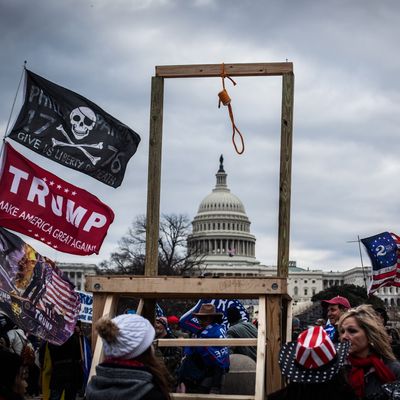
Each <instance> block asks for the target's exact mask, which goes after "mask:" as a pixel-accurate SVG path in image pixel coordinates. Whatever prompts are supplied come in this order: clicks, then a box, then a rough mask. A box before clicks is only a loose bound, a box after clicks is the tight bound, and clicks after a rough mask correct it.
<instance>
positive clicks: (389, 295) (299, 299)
mask: <svg viewBox="0 0 400 400" xmlns="http://www.w3.org/2000/svg"><path fill="white" fill-rule="evenodd" d="M219 161H220V163H219V169H218V172H217V173H216V175H215V176H216V184H215V188H214V189H213V190H212V192H211V193H210V194H209V195H207V196H206V197H205V198H204V199H203V200H202V201H201V203H200V206H199V208H198V211H197V214H196V216H195V217H194V219H193V222H192V225H193V229H192V234H191V235H190V236H189V237H188V246H190V247H191V248H194V249H197V250H198V252H199V253H200V254H201V255H202V256H201V257H202V260H201V261H202V264H203V265H202V268H201V270H202V273H203V274H204V275H207V276H225V277H229V276H234V277H240V276H244V277H252V276H274V275H276V266H272V265H270V266H268V265H262V264H260V262H259V261H257V259H256V251H255V250H256V238H255V236H254V235H253V234H252V233H251V231H250V225H251V222H250V220H249V218H248V217H247V214H246V210H245V208H244V205H243V203H242V201H241V200H240V199H239V198H238V197H237V196H235V195H234V194H233V193H231V191H230V189H229V187H228V184H227V174H226V172H225V170H224V164H223V161H224V160H223V157H222V156H221V157H220V160H219ZM58 265H59V267H60V268H61V269H62V270H63V271H65V272H66V273H67V274H68V276H69V278H70V279H71V281H72V282H73V283H74V284H75V286H76V288H77V289H78V290H84V284H85V275H94V274H95V273H96V272H95V267H96V266H95V265H94V264H70V263H60V264H58ZM370 270H371V267H370V266H368V267H366V268H364V270H363V268H361V267H354V268H350V269H348V270H346V271H340V272H339V271H332V270H331V271H326V270H324V271H323V270H310V269H308V268H307V269H304V268H299V267H297V266H296V262H295V261H290V262H289V277H288V292H289V294H290V296H291V297H292V299H293V303H294V305H297V306H301V305H302V304H303V305H304V306H307V304H309V303H310V301H311V297H312V296H313V295H314V294H316V293H318V292H320V291H321V290H324V289H326V288H328V287H331V286H336V285H343V284H353V285H358V286H366V285H368V284H369V282H370V272H369V271H370ZM399 293H400V288H397V287H396V288H395V287H385V288H381V289H379V291H378V292H376V294H377V295H378V296H379V297H380V298H381V299H382V300H383V301H384V302H385V304H386V305H387V306H400V296H399Z"/></svg>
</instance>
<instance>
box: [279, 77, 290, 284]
mask: <svg viewBox="0 0 400 400" xmlns="http://www.w3.org/2000/svg"><path fill="white" fill-rule="evenodd" d="M293 97H294V75H293V74H284V75H283V78H282V116H281V156H280V173H279V174H280V175H279V228H278V263H277V264H278V271H277V275H278V276H279V277H285V278H287V276H288V273H289V238H290V196H291V180H292V141H293V140H292V137H293Z"/></svg>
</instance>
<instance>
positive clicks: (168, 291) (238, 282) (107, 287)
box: [85, 275, 287, 299]
mask: <svg viewBox="0 0 400 400" xmlns="http://www.w3.org/2000/svg"><path fill="white" fill-rule="evenodd" d="M85 288H86V290H87V291H89V292H94V293H118V294H122V293H138V294H139V295H140V297H141V298H152V299H156V298H216V297H223V298H239V299H255V298H258V297H259V296H260V295H265V294H286V293H287V282H286V279H285V278H278V277H272V278H224V279H218V278H182V277H172V276H158V277H143V276H129V277H128V276H119V275H118V276H116V275H111V276H104V275H102V276H88V277H87V278H86V285H85Z"/></svg>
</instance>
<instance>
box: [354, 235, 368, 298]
mask: <svg viewBox="0 0 400 400" xmlns="http://www.w3.org/2000/svg"><path fill="white" fill-rule="evenodd" d="M357 241H358V250H359V251H360V260H361V268H362V273H363V278H364V286H365V290H367V291H368V287H367V277H366V276H365V268H364V262H363V257H362V251H361V240H360V235H357Z"/></svg>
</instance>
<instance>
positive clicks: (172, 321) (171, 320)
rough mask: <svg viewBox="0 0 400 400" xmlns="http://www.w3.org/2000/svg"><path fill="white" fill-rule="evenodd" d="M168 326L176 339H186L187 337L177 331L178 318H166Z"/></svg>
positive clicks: (174, 316) (171, 316)
mask: <svg viewBox="0 0 400 400" xmlns="http://www.w3.org/2000/svg"><path fill="white" fill-rule="evenodd" d="M167 321H168V325H169V327H170V328H171V330H172V332H173V334H174V335H175V337H177V338H188V337H189V335H188V334H187V333H186V332H183V331H182V330H181V329H179V318H178V317H177V316H176V315H170V316H168V317H167Z"/></svg>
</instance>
